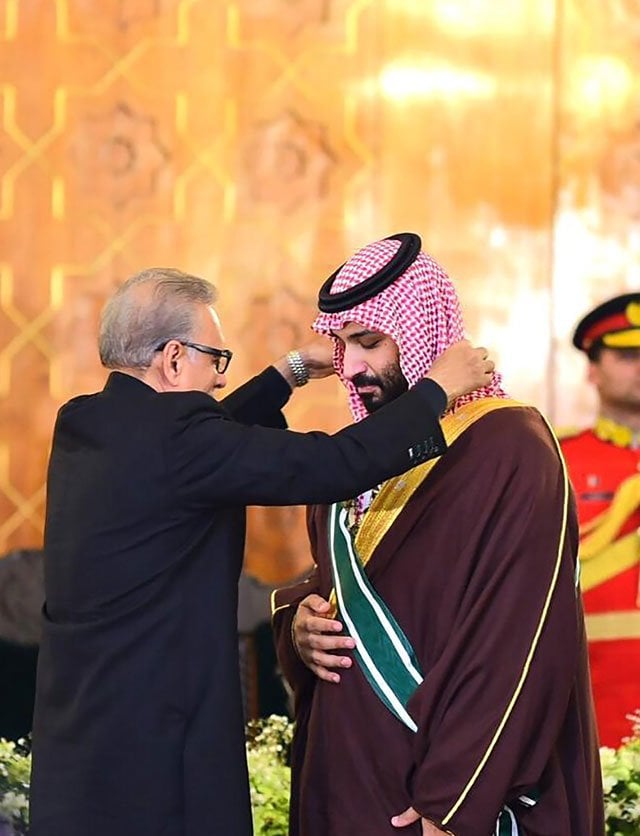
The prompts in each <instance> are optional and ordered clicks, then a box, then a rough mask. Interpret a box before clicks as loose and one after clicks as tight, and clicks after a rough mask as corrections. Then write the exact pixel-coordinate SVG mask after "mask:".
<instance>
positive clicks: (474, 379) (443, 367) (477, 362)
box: [427, 340, 495, 404]
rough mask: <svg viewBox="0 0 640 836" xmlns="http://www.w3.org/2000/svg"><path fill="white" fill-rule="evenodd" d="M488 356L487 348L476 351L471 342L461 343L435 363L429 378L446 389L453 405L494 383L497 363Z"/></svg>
mask: <svg viewBox="0 0 640 836" xmlns="http://www.w3.org/2000/svg"><path fill="white" fill-rule="evenodd" d="M488 356H489V354H488V352H487V349H486V348H474V347H473V346H472V345H471V343H470V342H469V341H468V340H461V341H460V342H458V343H454V344H453V345H452V346H451V347H450V348H448V349H447V350H446V351H444V352H443V353H442V354H441V355H440V356H439V357H437V358H436V359H435V360H434V362H433V365H432V366H431V368H430V369H429V373H428V374H427V377H430V378H431V379H432V380H435V382H436V383H438V384H439V385H440V386H441V387H442V388H443V389H444V391H445V392H446V394H447V398H448V400H449V404H451V403H452V402H453V401H455V399H456V398H459V397H460V396H461V395H467V394H469V392H473V391H474V389H480V388H481V387H482V386H486V385H487V384H489V383H490V382H491V375H492V374H493V371H494V369H495V363H494V362H493V360H489V359H488Z"/></svg>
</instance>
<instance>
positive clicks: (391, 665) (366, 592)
mask: <svg viewBox="0 0 640 836" xmlns="http://www.w3.org/2000/svg"><path fill="white" fill-rule="evenodd" d="M329 554H330V557H331V572H332V575H333V585H334V589H335V593H336V603H337V606H338V613H339V615H340V618H341V619H342V622H343V624H344V625H345V629H346V631H347V632H348V633H349V635H350V636H351V637H352V638H353V639H355V642H356V647H355V650H354V654H355V656H356V658H357V660H358V662H359V663H360V667H361V669H362V672H363V673H364V675H365V677H366V678H367V681H368V682H369V685H371V687H372V688H373V690H374V691H375V693H376V694H377V695H378V697H379V698H380V699H381V700H382V702H383V703H384V704H385V705H386V706H387V708H388V709H389V711H391V713H392V714H394V715H395V716H396V717H397V718H398V720H400V722H402V723H404V724H405V726H407V727H408V728H410V729H411V731H414V732H415V731H417V730H418V727H417V725H416V723H415V721H414V720H413V718H412V717H411V716H410V715H409V712H408V711H407V703H408V702H409V699H410V698H411V696H412V694H413V693H414V691H415V690H416V688H417V687H418V685H420V683H421V682H422V680H423V678H424V677H423V674H422V671H421V670H420V665H419V664H418V660H417V658H416V655H415V652H414V650H413V648H412V647H411V644H410V642H409V640H408V639H407V637H406V636H405V634H404V633H403V632H402V629H401V628H400V625H399V624H398V622H397V621H396V620H395V618H394V617H393V615H392V614H391V612H390V611H389V609H388V607H387V606H386V604H385V603H384V601H383V600H382V598H381V597H380V596H379V595H378V593H377V592H376V591H375V589H374V588H373V587H372V586H371V583H370V581H369V579H368V577H367V576H366V574H365V571H364V569H363V566H362V561H361V560H360V557H359V556H358V554H357V553H356V550H355V544H354V542H353V539H352V537H351V534H350V533H349V529H348V528H347V511H346V509H345V508H344V506H342V505H338V504H335V505H332V506H331V508H330V510H329Z"/></svg>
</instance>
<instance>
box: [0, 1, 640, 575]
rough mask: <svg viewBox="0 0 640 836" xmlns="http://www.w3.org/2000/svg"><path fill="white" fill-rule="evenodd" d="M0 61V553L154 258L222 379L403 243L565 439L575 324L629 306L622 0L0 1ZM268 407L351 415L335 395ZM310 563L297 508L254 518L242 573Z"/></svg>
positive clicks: (313, 417)
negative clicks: (386, 243)
mask: <svg viewBox="0 0 640 836" xmlns="http://www.w3.org/2000/svg"><path fill="white" fill-rule="evenodd" d="M0 41H1V44H0V112H1V122H0V125H1V128H0V235H1V250H0V553H3V552H5V551H7V550H8V549H10V548H17V547H27V546H38V545H39V544H40V542H41V538H42V525H43V508H44V481H45V471H46V460H47V452H48V445H49V439H50V435H51V430H52V426H53V422H54V419H55V413H56V410H57V409H58V407H59V406H60V404H61V403H63V402H64V401H65V400H66V399H67V398H69V397H71V396H73V395H76V394H79V393H81V392H87V391H95V390H96V389H98V388H100V387H101V386H102V383H103V380H104V376H105V375H104V372H103V370H102V369H101V367H100V365H99V361H98V357H97V350H96V344H95V335H96V326H97V320H98V315H99V311H100V308H101V306H102V304H103V302H104V299H105V297H106V296H107V295H108V294H109V293H110V292H111V290H112V289H113V288H114V287H116V286H117V285H118V283H120V282H121V281H122V280H123V279H125V278H126V277H127V276H128V275H130V274H131V273H132V272H135V271H137V270H139V269H142V268H143V267H147V266H151V265H175V266H178V267H180V268H182V269H185V270H187V271H189V272H194V273H199V274H201V275H204V276H207V277H208V278H210V279H212V280H213V281H215V282H216V284H217V285H218V287H219V289H220V297H221V299H220V305H219V309H220V313H221V316H222V319H223V324H224V327H225V332H226V337H227V340H228V343H229V345H230V346H231V347H232V348H233V349H234V351H235V359H234V364H233V366H232V367H231V371H232V374H231V377H230V383H231V385H233V384H237V383H240V382H241V381H242V380H243V379H245V378H246V377H247V376H249V375H251V374H253V373H255V372H256V371H258V370H259V369H260V368H262V367H263V366H264V365H265V364H267V363H268V362H269V361H270V360H272V359H274V358H275V357H277V356H278V355H280V354H282V353H283V352H285V351H286V350H288V349H289V348H290V347H291V346H292V345H293V344H295V343H298V342H299V341H301V340H304V339H305V338H306V334H307V333H308V331H307V329H308V324H309V322H310V320H311V317H312V315H313V311H314V299H315V294H316V291H317V288H318V286H319V284H320V282H321V281H322V280H323V279H324V278H325V277H326V275H328V273H329V272H331V271H332V270H333V269H334V268H335V266H336V265H337V264H338V263H340V261H341V260H343V259H344V258H345V257H346V256H348V255H349V254H350V253H351V252H353V251H354V250H355V249H357V248H358V247H359V246H361V245H363V244H364V243H366V242H368V241H370V240H373V239H374V238H377V237H382V236H384V235H388V234H390V233H392V232H395V231H401V230H414V231H416V232H419V233H420V234H421V235H422V237H423V242H424V245H425V248H426V249H428V250H429V251H430V252H431V253H432V254H433V255H434V256H435V257H436V258H437V259H438V260H439V261H440V262H441V263H442V264H443V265H444V266H445V268H446V269H447V270H448V272H449V273H450V275H451V276H452V278H453V279H454V281H455V282H456V284H457V287H458V289H459V291H460V294H461V297H462V300H463V306H464V310H465V317H466V322H467V325H468V328H469V332H470V334H471V335H472V336H473V338H474V339H476V340H480V341H482V342H484V343H486V344H488V345H489V346H490V347H491V348H492V350H493V351H494V352H495V353H496V354H497V357H498V359H499V365H500V368H501V370H502V372H503V374H504V377H505V384H506V387H507V388H508V389H509V390H510V392H511V393H512V394H513V395H514V396H516V397H518V398H521V399H526V400H529V401H532V402H534V403H536V404H537V405H538V406H540V407H541V408H543V409H545V410H546V411H547V412H548V413H549V414H550V415H551V417H552V418H553V419H554V420H555V421H556V422H559V423H563V424H564V423H567V422H571V423H573V422H577V421H584V420H587V419H588V417H589V412H590V410H591V409H592V406H593V402H592V401H591V399H590V394H589V392H588V390H587V388H586V387H585V386H584V385H583V384H582V378H583V371H582V360H581V358H580V357H579V356H577V355H576V354H575V353H573V352H572V350H571V349H570V348H569V347H568V335H569V333H570V331H571V327H572V325H573V323H574V322H575V320H576V319H577V317H578V316H579V315H580V313H581V312H582V311H583V310H585V309H586V308H587V307H588V306H589V305H591V304H592V303H595V302H597V301H599V300H600V299H601V298H603V297H605V296H607V295H609V294H613V293H615V292H617V291H622V290H623V289H625V288H630V287H638V286H640V277H639V276H638V271H639V270H640V266H639V265H640V119H639V117H640V98H639V94H640V85H639V82H638V79H639V78H640V73H639V70H640V9H639V8H638V5H637V3H636V2H635V0H523V2H520V3H514V2H512V0H429V2H424V0H236V1H235V2H218V1H217V0H216V2H212V0H0ZM288 415H289V419H290V423H291V425H292V426H295V427H297V428H301V429H307V428H312V427H317V428H322V429H328V430H332V429H336V428H337V427H339V426H341V425H342V424H344V423H345V422H346V421H347V420H348V413H347V411H346V408H345V405H344V399H343V397H342V393H341V391H340V389H339V386H338V384H337V383H336V382H335V381H325V382H322V383H320V384H317V385H314V386H309V387H307V388H306V389H305V390H303V391H301V392H299V393H296V395H295V397H294V399H293V400H292V403H291V405H290V406H289V407H288ZM123 431H126V428H123ZM308 563H309V556H308V553H307V548H306V544H305V535H304V521H303V515H302V512H301V510H300V509H283V510H279V509H269V510H265V509H252V512H251V520H250V532H249V541H248V548H247V565H248V568H249V569H250V570H251V571H253V572H255V573H257V574H259V575H260V576H261V577H262V578H263V579H265V580H269V581H275V580H282V579H284V578H287V577H291V576H292V575H294V574H295V573H296V572H298V571H300V570H301V569H303V568H304V567H305V566H306V565H308Z"/></svg>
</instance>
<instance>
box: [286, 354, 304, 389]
mask: <svg viewBox="0 0 640 836" xmlns="http://www.w3.org/2000/svg"><path fill="white" fill-rule="evenodd" d="M287 363H288V364H289V368H290V369H291V372H292V373H293V377H294V380H295V382H296V386H304V385H305V383H308V382H309V370H308V369H307V367H306V366H305V364H304V360H303V359H302V356H301V354H300V352H299V351H290V352H289V353H288V354H287Z"/></svg>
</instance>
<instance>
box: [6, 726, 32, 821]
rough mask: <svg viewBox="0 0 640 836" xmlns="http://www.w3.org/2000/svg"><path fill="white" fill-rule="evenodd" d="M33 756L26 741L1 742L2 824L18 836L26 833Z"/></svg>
mask: <svg viewBox="0 0 640 836" xmlns="http://www.w3.org/2000/svg"><path fill="white" fill-rule="evenodd" d="M30 776H31V755H30V753H29V747H28V744H27V742H26V741H24V740H20V741H19V742H18V743H12V742H11V741H7V740H4V739H2V738H0V822H2V821H3V820H5V821H6V822H8V823H10V824H11V825H12V826H13V829H14V831H15V833H16V834H22V833H27V827H28V824H29V780H30Z"/></svg>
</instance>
